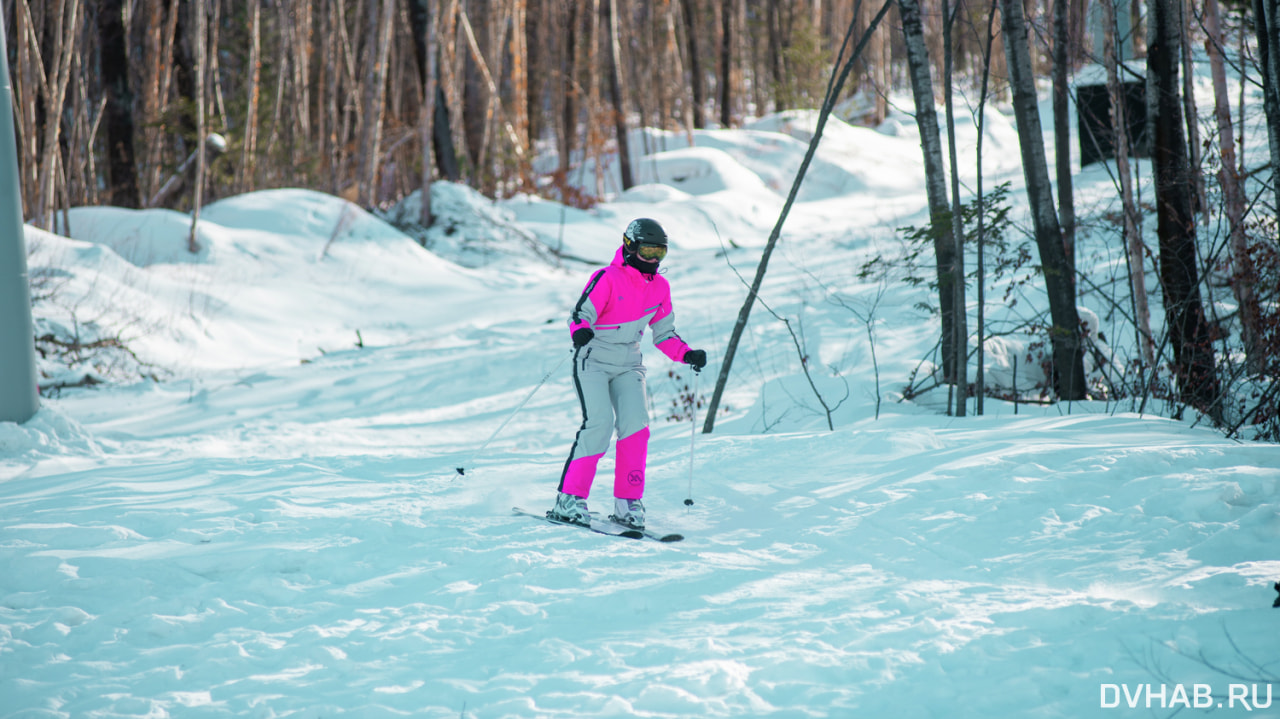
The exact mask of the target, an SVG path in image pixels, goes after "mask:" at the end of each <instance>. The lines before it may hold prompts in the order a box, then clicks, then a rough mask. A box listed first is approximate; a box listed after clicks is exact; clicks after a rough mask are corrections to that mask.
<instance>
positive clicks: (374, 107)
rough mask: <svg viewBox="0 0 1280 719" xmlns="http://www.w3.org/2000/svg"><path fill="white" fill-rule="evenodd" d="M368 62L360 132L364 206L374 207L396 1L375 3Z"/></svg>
mask: <svg viewBox="0 0 1280 719" xmlns="http://www.w3.org/2000/svg"><path fill="white" fill-rule="evenodd" d="M369 13H370V16H371V17H370V21H369V22H370V30H371V32H370V33H369V39H370V40H372V43H370V45H369V47H368V50H369V52H368V54H367V55H366V57H367V58H369V60H370V61H371V63H372V67H371V68H370V77H369V80H368V84H366V85H365V88H364V113H363V117H362V125H361V131H360V178H359V183H360V184H359V190H360V192H359V198H360V200H359V201H360V204H361V205H363V206H365V207H373V206H375V205H376V204H377V203H378V199H379V198H378V197H377V189H378V182H377V180H378V168H379V165H380V164H381V159H382V150H381V146H382V115H383V104H384V101H385V99H386V92H387V54H388V52H390V48H391V21H392V20H393V19H394V17H395V2H394V0H379V2H378V3H377V4H376V5H373V4H372V3H371V7H370V8H369Z"/></svg>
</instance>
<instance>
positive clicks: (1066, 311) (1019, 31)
mask: <svg viewBox="0 0 1280 719" xmlns="http://www.w3.org/2000/svg"><path fill="white" fill-rule="evenodd" d="M1001 11H1002V26H1003V29H1004V48H1005V54H1006V55H1007V56H1008V60H1009V85H1010V88H1011V89H1012V91H1013V110H1014V116H1015V120H1016V124H1017V127H1018V144H1019V146H1020V147H1021V150H1022V172H1023V176H1024V177H1025V178H1026V183H1027V200H1028V202H1029V204H1030V205H1031V219H1032V224H1033V225H1034V226H1035V235H1036V245H1037V246H1038V248H1039V250H1040V264H1041V267H1042V268H1043V271H1044V282H1045V289H1046V290H1047V293H1048V296H1049V316H1050V321H1051V323H1052V327H1051V328H1050V330H1049V340H1050V342H1051V343H1052V347H1053V365H1054V366H1053V374H1054V377H1053V383H1054V387H1055V389H1056V390H1057V393H1058V396H1059V397H1060V398H1061V399H1065V400H1078V399H1084V398H1085V396H1086V395H1085V389H1086V388H1085V377H1084V357H1083V348H1082V347H1081V343H1080V318H1079V314H1078V313H1077V311H1076V292H1075V275H1074V274H1073V273H1072V271H1071V267H1070V266H1069V265H1068V264H1067V253H1066V248H1065V247H1064V246H1063V243H1062V230H1061V228H1060V227H1059V226H1058V217H1057V214H1056V213H1055V211H1054V207H1053V186H1052V184H1051V183H1050V182H1049V168H1048V165H1047V163H1046V161H1045V154H1044V137H1043V135H1042V133H1041V130H1040V110H1039V108H1038V106H1037V98H1036V88H1035V76H1034V75H1033V74H1032V72H1031V50H1030V43H1029V42H1028V39H1027V27H1026V23H1025V21H1024V20H1023V16H1022V0H1001Z"/></svg>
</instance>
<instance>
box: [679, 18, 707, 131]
mask: <svg viewBox="0 0 1280 719" xmlns="http://www.w3.org/2000/svg"><path fill="white" fill-rule="evenodd" d="M695 2H697V0H680V5H681V6H683V7H684V36H685V42H686V43H687V44H688V45H689V84H690V90H691V91H692V93H693V97H692V98H691V103H692V105H693V108H692V109H693V127H694V129H695V130H701V129H703V128H704V127H706V126H707V121H706V118H705V117H704V115H703V109H702V106H703V103H705V102H706V90H705V89H704V87H703V84H702V82H703V78H702V61H701V58H699V56H698V34H699V30H698V21H697V12H696V10H695V8H694V3H695Z"/></svg>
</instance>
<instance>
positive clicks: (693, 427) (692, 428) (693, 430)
mask: <svg viewBox="0 0 1280 719" xmlns="http://www.w3.org/2000/svg"><path fill="white" fill-rule="evenodd" d="M699 374H701V373H700V372H699V371H698V370H694V371H693V409H692V414H693V421H692V422H691V423H690V425H689V496H688V497H685V500H684V506H686V507H692V506H693V440H694V439H696V438H697V436H698V375H699Z"/></svg>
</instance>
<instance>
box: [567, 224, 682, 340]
mask: <svg viewBox="0 0 1280 719" xmlns="http://www.w3.org/2000/svg"><path fill="white" fill-rule="evenodd" d="M646 325H647V326H649V327H652V328H653V346H654V347H657V348H658V349H659V350H661V351H662V353H663V354H665V355H666V356H668V357H670V358H671V359H672V360H674V361H676V362H683V361H684V353H685V352H688V351H689V345H687V344H685V342H684V340H682V339H680V336H679V335H677V334H676V320H675V314H674V313H673V312H672V309H671V286H670V285H669V284H667V278H665V277H663V276H662V275H658V274H652V275H648V274H645V273H643V272H641V271H640V270H637V269H636V268H634V267H632V266H630V265H627V264H624V263H623V259H622V248H621V247H619V248H618V251H617V253H615V254H614V256H613V262H612V263H611V264H610V265H609V266H608V267H605V268H604V269H601V270H598V271H596V272H595V273H593V274H592V275H591V280H590V281H588V282H587V287H586V289H584V290H583V291H582V296H581V297H580V298H578V304H577V305H576V306H575V307H574V308H573V313H572V314H571V315H570V317H569V334H571V335H572V334H573V332H574V330H578V329H581V328H583V327H590V328H591V329H592V330H593V331H594V332H595V337H594V338H593V339H592V343H596V342H604V343H608V344H611V345H631V346H634V349H635V350H637V351H638V350H639V344H640V338H641V337H643V336H644V328H645V326H646Z"/></svg>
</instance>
